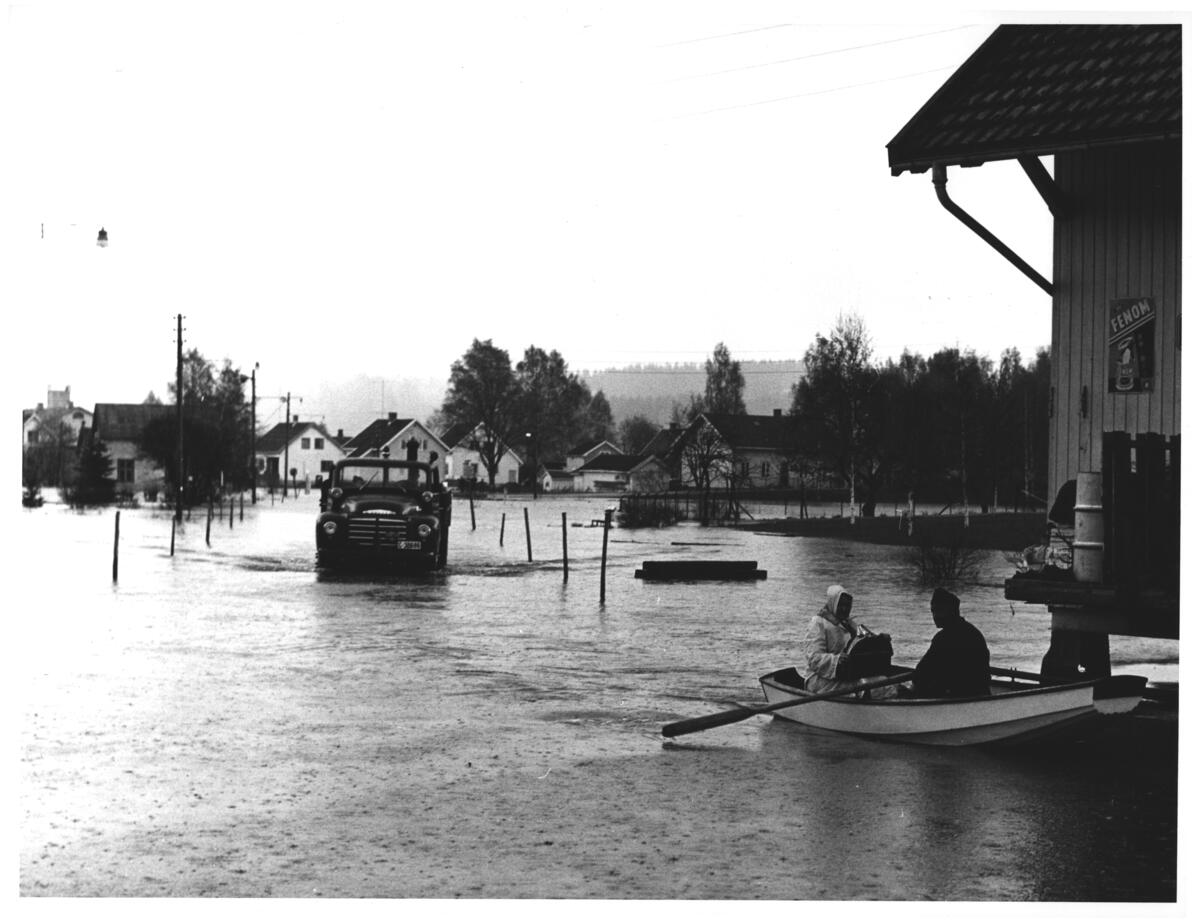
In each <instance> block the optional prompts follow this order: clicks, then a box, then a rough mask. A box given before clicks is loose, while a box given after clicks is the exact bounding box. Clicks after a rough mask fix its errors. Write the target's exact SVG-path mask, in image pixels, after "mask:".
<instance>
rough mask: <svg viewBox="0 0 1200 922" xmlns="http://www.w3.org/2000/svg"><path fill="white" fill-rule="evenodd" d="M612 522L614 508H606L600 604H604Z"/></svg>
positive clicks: (601, 562) (601, 551)
mask: <svg viewBox="0 0 1200 922" xmlns="http://www.w3.org/2000/svg"><path fill="white" fill-rule="evenodd" d="M610 522H612V510H611V509H605V510H604V544H603V545H601V550H600V604H601V605H603V604H604V574H605V571H606V570H607V569H608V526H609V523H610Z"/></svg>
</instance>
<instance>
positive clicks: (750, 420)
mask: <svg viewBox="0 0 1200 922" xmlns="http://www.w3.org/2000/svg"><path fill="white" fill-rule="evenodd" d="M697 418H698V419H705V420H707V421H708V422H709V424H710V425H711V426H712V427H713V428H714V429H716V430H717V432H718V433H720V435H721V438H722V439H723V440H724V441H725V443H726V444H727V445H729V447H730V448H733V449H742V450H743V451H745V450H747V449H754V448H757V449H760V450H764V451H775V452H789V451H794V450H795V449H796V447H797V442H798V441H799V439H798V427H797V425H796V420H795V419H794V418H793V417H791V416H784V415H782V414H781V415H779V416H774V415H772V416H749V415H747V414H745V413H704V414H701V416H700V417H697Z"/></svg>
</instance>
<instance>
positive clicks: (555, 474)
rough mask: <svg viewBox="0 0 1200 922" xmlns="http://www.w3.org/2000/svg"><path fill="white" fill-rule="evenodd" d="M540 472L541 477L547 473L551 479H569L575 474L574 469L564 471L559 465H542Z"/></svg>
mask: <svg viewBox="0 0 1200 922" xmlns="http://www.w3.org/2000/svg"><path fill="white" fill-rule="evenodd" d="M540 474H541V476H543V477H544V476H546V475H547V474H549V475H550V479H551V480H571V479H573V478H574V476H575V472H574V471H566V470H563V469H562V468H561V467H546V466H544V465H543V466H542V467H541V469H540Z"/></svg>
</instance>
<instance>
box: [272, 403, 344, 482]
mask: <svg viewBox="0 0 1200 922" xmlns="http://www.w3.org/2000/svg"><path fill="white" fill-rule="evenodd" d="M345 456H346V451H345V449H344V448H343V447H342V443H341V440H339V439H338V438H337V437H336V436H331V435H330V434H329V431H328V430H327V429H326V428H325V426H324V425H323V424H321V423H314V422H301V420H300V418H299V417H298V416H297V417H293V418H292V420H291V422H282V423H276V424H275V425H274V426H272V427H271V428H270V429H268V430H267V431H266V432H265V433H263V434H262V435H260V436H258V438H257V439H256V440H255V444H254V463H255V465H256V467H257V469H258V476H259V477H260V478H262V481H263V486H265V487H268V488H271V489H273V488H274V487H276V486H278V485H279V484H280V482H281V479H282V477H283V475H284V459H285V458H286V459H287V467H288V469H289V470H293V471H295V472H296V473H295V475H294V482H295V483H297V484H302V485H303V486H304V487H305V488H306V489H307V488H308V487H309V486H310V485H311V484H312V483H313V482H314V481H315V480H316V479H317V477H319V476H320V475H322V474H324V473H325V472H327V471H330V470H332V469H333V465H334V462H335V461H338V460H340V459H341V458H344V457H345Z"/></svg>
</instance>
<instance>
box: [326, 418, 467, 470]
mask: <svg viewBox="0 0 1200 922" xmlns="http://www.w3.org/2000/svg"><path fill="white" fill-rule="evenodd" d="M345 448H346V455H347V457H350V458H381V457H389V458H398V459H401V460H404V459H407V460H409V461H421V462H424V463H425V464H429V465H431V466H432V467H433V468H434V469H435V470H436V471H437V475H438V478H439V479H444V478H446V477H447V476H448V474H447V471H448V469H449V456H450V446H448V445H447V444H446V443H445V442H444V441H443V440H442V439H441V437H440V436H438V435H436V434H435V433H434V432H433V431H432V430H431V429H429V427H427V426H426V425H425V424H424V423H422V422H420V421H419V420H416V419H412V418H411V417H402V416H399V415H398V414H396V413H388V415H387V419H377V420H375V421H374V422H372V423H371V424H370V425H368V426H367V427H366V428H365V429H363V430H362V432H360V433H358V435H356V436H354V437H353V438H351V439H350V440H349V441H348V442H346V445H345Z"/></svg>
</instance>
